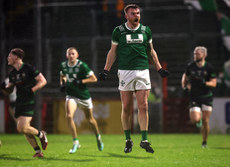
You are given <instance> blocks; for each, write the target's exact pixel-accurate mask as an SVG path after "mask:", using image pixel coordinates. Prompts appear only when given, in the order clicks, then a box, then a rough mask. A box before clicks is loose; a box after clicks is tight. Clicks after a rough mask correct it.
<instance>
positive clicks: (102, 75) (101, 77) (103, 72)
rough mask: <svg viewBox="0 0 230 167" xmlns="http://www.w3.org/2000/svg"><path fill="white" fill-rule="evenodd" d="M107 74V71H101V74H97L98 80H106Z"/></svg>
mask: <svg viewBox="0 0 230 167" xmlns="http://www.w3.org/2000/svg"><path fill="white" fill-rule="evenodd" d="M108 74H109V71H108V70H103V71H102V72H100V73H99V79H101V80H106V79H107V78H108Z"/></svg>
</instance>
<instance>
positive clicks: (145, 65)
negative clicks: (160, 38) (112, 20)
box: [112, 23, 152, 70]
mask: <svg viewBox="0 0 230 167" xmlns="http://www.w3.org/2000/svg"><path fill="white" fill-rule="evenodd" d="M150 42H152V31H151V30H150V28H149V27H148V26H144V25H142V24H139V26H138V27H137V28H136V29H129V28H128V27H127V25H126V23H125V24H122V25H120V26H118V27H116V28H115V29H114V31H113V33H112V43H113V44H116V45H118V47H117V53H116V54H117V58H118V69H120V70H144V69H149V62H148V54H147V49H148V47H149V43H150Z"/></svg>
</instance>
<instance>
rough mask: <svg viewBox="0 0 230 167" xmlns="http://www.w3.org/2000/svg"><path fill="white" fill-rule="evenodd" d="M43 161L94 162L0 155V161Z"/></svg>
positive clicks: (90, 160)
mask: <svg viewBox="0 0 230 167" xmlns="http://www.w3.org/2000/svg"><path fill="white" fill-rule="evenodd" d="M37 159H39V160H45V161H69V162H92V161H94V160H92V159H81V160H77V159H74V160H73V159H64V158H63V159H61V158H52V157H43V158H33V159H22V158H17V157H11V156H9V155H7V154H2V155H0V160H13V161H33V160H37Z"/></svg>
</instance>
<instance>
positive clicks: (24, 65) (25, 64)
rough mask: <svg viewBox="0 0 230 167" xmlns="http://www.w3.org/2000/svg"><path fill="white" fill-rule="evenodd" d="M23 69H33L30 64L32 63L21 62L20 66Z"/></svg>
mask: <svg viewBox="0 0 230 167" xmlns="http://www.w3.org/2000/svg"><path fill="white" fill-rule="evenodd" d="M22 68H23V69H26V70H27V69H28V70H30V69H34V66H33V65H32V64H29V63H23V67H22Z"/></svg>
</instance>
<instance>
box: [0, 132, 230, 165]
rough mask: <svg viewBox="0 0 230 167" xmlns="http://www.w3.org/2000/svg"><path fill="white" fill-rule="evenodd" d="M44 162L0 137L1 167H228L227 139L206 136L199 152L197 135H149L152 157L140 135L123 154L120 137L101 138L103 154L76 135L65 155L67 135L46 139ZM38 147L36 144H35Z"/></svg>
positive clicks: (13, 139) (16, 141)
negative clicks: (74, 146)
mask: <svg viewBox="0 0 230 167" xmlns="http://www.w3.org/2000/svg"><path fill="white" fill-rule="evenodd" d="M47 137H48V140H49V145H48V148H47V150H46V151H44V158H40V159H38V158H33V157H32V156H33V154H34V151H33V149H32V148H31V146H30V145H29V144H28V143H27V141H26V139H25V137H24V136H23V135H20V134H14V135H5V134H0V140H1V142H2V146H1V147H0V166H1V167H19V166H21V167H25V166H31V167H37V166H41V167H47V166H50V167H57V166H61V167H68V166H71V167H73V166H80V167H97V166H98V167H99V166H100V167H104V166H105V167H118V166H119V167H123V166H124V167H142V166H144V167H150V166H156V167H171V166H175V167H180V166H181V167H185V166H186V167H190V166H191V167H193V166H194V167H206V166H207V167H211V166H213V167H219V166H223V167H227V166H230V136H229V135H209V139H208V148H206V149H202V148H201V135H200V134H152V135H150V134H149V136H148V139H149V141H150V142H151V143H152V147H153V148H154V150H155V153H154V154H150V153H147V152H145V150H143V149H141V148H140V146H139V144H140V140H141V135H140V134H137V135H132V140H133V142H134V146H133V151H132V152H131V153H128V154H125V153H124V151H123V150H124V146H125V140H124V135H102V139H103V142H104V145H105V148H104V150H103V151H102V152H101V151H98V149H97V145H96V138H95V136H94V135H79V136H78V138H79V141H80V144H81V148H80V149H79V150H77V152H76V153H75V154H69V153H68V152H69V149H70V148H71V147H72V139H71V135H49V134H48V136H47ZM39 144H40V143H39Z"/></svg>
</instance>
